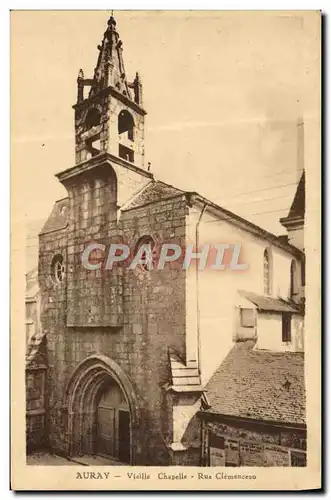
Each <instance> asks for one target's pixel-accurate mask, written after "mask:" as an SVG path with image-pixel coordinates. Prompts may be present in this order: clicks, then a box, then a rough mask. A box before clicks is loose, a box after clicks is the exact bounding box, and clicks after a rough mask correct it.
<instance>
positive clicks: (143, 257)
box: [135, 236, 155, 271]
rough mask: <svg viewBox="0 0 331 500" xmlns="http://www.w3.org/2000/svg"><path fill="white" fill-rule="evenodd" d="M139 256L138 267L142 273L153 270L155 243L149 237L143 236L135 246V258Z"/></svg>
mask: <svg viewBox="0 0 331 500" xmlns="http://www.w3.org/2000/svg"><path fill="white" fill-rule="evenodd" d="M138 254H139V261H140V263H139V267H140V269H142V270H143V271H150V270H151V269H153V264H154V262H155V241H154V240H153V238H152V237H151V236H143V237H142V238H140V240H139V241H138V243H137V245H136V251H135V257H136V256H137V255H138Z"/></svg>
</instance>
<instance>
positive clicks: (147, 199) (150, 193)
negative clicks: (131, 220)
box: [122, 181, 185, 212]
mask: <svg viewBox="0 0 331 500" xmlns="http://www.w3.org/2000/svg"><path fill="white" fill-rule="evenodd" d="M181 194H185V192H184V191H182V190H181V189H177V188H175V187H173V186H171V185H170V184H165V183H164V182H161V181H151V182H150V183H149V184H147V186H146V187H145V188H143V189H142V190H141V191H140V193H138V194H137V195H136V196H134V197H133V199H132V200H131V201H130V202H129V204H128V205H126V206H125V207H124V208H123V209H122V210H123V211H124V212H125V211H126V210H130V209H132V208H137V207H140V206H144V205H147V204H149V203H154V202H156V201H160V200H166V199H168V198H173V197H175V196H180V195H181Z"/></svg>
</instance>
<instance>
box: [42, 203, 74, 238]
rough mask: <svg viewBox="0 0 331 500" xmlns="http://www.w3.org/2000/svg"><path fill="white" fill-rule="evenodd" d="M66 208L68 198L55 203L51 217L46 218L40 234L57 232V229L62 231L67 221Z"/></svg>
mask: <svg viewBox="0 0 331 500" xmlns="http://www.w3.org/2000/svg"><path fill="white" fill-rule="evenodd" d="M68 207H69V199H68V198H63V199H62V200H59V201H56V202H55V204H54V206H53V209H52V212H51V215H50V216H49V217H48V219H47V221H46V223H45V225H44V227H43V228H42V230H41V234H45V233H50V232H52V231H57V230H58V229H64V228H65V227H66V225H67V221H68Z"/></svg>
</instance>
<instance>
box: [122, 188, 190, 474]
mask: <svg viewBox="0 0 331 500" xmlns="http://www.w3.org/2000/svg"><path fill="white" fill-rule="evenodd" d="M186 210H187V209H186V205H185V202H184V201H182V200H181V199H180V198H174V199H171V200H164V201H159V202H157V203H153V204H150V205H146V206H144V207H140V208H136V209H132V210H129V211H127V212H124V213H123V214H122V218H121V221H120V222H121V223H122V227H123V240H124V242H127V243H128V244H129V245H130V247H131V248H132V249H134V248H135V246H136V244H137V242H138V241H139V239H140V238H141V237H142V236H145V235H149V236H151V237H152V238H153V239H154V241H155V243H156V245H157V246H158V245H160V244H161V243H177V244H179V245H182V247H184V245H185V223H186V221H185V218H186ZM123 293H124V317H125V324H124V331H126V332H127V334H128V336H129V337H130V338H132V339H133V341H134V348H135V349H134V356H135V358H134V362H133V363H132V364H131V377H132V380H133V382H134V383H135V385H136V387H137V390H138V391H139V394H140V395H141V398H142V403H143V407H142V411H143V425H144V427H145V428H146V431H145V432H143V442H142V446H143V449H144V450H145V451H146V452H147V457H146V459H147V463H150V464H153V465H156V463H157V464H160V465H162V464H164V463H168V461H169V454H168V451H167V450H166V448H165V444H164V439H165V435H166V432H167V429H165V428H163V427H164V425H166V422H167V421H168V416H167V405H166V393H165V390H164V385H165V384H166V383H169V382H170V381H171V378H170V370H169V360H168V349H169V348H172V349H175V350H176V351H177V352H178V353H179V354H180V355H182V356H183V357H184V356H185V271H183V270H181V269H179V268H178V266H176V265H169V264H168V265H167V264H166V266H165V268H164V269H163V270H157V269H154V270H151V271H145V270H143V269H141V268H137V269H136V270H130V269H127V270H126V271H125V272H124V283H123ZM164 423H165V424H164Z"/></svg>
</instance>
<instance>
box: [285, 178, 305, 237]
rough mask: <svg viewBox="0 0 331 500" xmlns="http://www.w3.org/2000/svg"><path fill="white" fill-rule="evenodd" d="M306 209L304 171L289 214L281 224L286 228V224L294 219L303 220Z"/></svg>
mask: <svg viewBox="0 0 331 500" xmlns="http://www.w3.org/2000/svg"><path fill="white" fill-rule="evenodd" d="M305 209H306V196H305V172H304V171H303V172H302V175H301V178H300V181H299V184H298V187H297V190H296V192H295V196H294V199H293V202H292V205H291V208H290V210H289V213H288V215H287V217H283V218H282V219H280V222H281V223H282V224H283V225H284V226H285V227H286V224H287V223H288V222H291V220H293V219H303V218H304V216H305Z"/></svg>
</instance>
